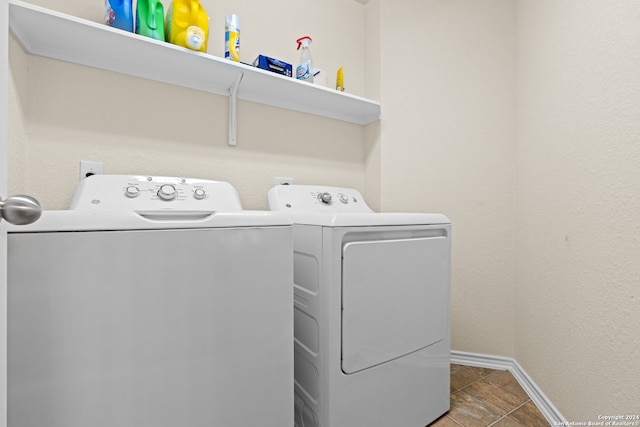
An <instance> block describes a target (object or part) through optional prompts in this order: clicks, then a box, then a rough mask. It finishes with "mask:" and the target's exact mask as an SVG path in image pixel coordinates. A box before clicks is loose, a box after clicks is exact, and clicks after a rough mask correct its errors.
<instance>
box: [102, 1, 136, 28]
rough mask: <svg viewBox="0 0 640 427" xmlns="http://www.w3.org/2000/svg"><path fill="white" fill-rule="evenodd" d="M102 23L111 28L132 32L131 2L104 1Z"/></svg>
mask: <svg viewBox="0 0 640 427" xmlns="http://www.w3.org/2000/svg"><path fill="white" fill-rule="evenodd" d="M104 22H105V24H107V25H110V26H112V27H115V28H120V29H121V30H125V31H130V32H133V7H132V5H131V0H104Z"/></svg>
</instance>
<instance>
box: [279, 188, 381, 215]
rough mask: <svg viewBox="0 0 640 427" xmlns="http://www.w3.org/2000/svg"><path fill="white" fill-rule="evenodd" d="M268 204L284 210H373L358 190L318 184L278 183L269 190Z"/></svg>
mask: <svg viewBox="0 0 640 427" xmlns="http://www.w3.org/2000/svg"><path fill="white" fill-rule="evenodd" d="M268 204H269V209H270V210H272V211H285V212H287V211H288V212H330V213H372V212H373V210H371V208H369V206H367V203H366V202H365V201H364V198H363V197H362V194H360V192H359V191H358V190H355V189H353V188H343V187H327V186H318V185H278V186H276V187H273V188H272V189H271V190H270V191H269V194H268Z"/></svg>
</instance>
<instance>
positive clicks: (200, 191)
mask: <svg viewBox="0 0 640 427" xmlns="http://www.w3.org/2000/svg"><path fill="white" fill-rule="evenodd" d="M206 195H207V193H206V192H205V191H204V190H203V189H202V188H196V189H195V190H194V191H193V197H194V198H195V199H196V200H202V199H204V198H205V197H206Z"/></svg>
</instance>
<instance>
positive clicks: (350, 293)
mask: <svg viewBox="0 0 640 427" xmlns="http://www.w3.org/2000/svg"><path fill="white" fill-rule="evenodd" d="M449 248H450V246H449V241H448V238H447V237H445V236H437V237H426V238H414V239H399V240H377V241H360V242H351V243H347V244H345V245H344V247H343V254H342V255H343V261H342V267H343V270H342V298H343V300H342V308H343V311H342V370H343V371H344V372H345V373H346V374H352V373H355V372H358V371H361V370H363V369H367V368H369V367H372V366H375V365H378V364H381V363H384V362H387V361H390V360H393V359H396V358H398V357H401V356H404V355H406V354H409V353H412V352H414V351H417V350H420V349H421V348H424V347H427V346H429V345H431V344H434V343H436V342H438V341H440V340H442V339H443V338H445V336H446V334H447V333H448V332H447V331H448V328H447V322H448V312H449V309H448V307H449V291H448V287H449V256H450V249H449Z"/></svg>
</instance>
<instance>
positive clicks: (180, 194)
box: [69, 175, 242, 212]
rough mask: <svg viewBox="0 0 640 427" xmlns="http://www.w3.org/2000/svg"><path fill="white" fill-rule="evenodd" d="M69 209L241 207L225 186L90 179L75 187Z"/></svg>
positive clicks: (158, 178)
mask: <svg viewBox="0 0 640 427" xmlns="http://www.w3.org/2000/svg"><path fill="white" fill-rule="evenodd" d="M69 209H91V210H97V209H100V210H106V209H115V210H119V209H126V210H136V211H156V210H167V209H171V210H180V211H225V212H235V211H240V210H242V205H241V203H240V198H239V197H238V192H237V191H236V190H235V188H233V186H231V184H229V183H227V182H222V181H210V180H204V179H192V178H179V177H166V176H137V175H92V176H90V177H88V178H86V179H83V180H82V181H81V182H80V183H79V184H78V186H77V187H76V191H75V193H74V195H73V199H72V201H71V206H70V207H69Z"/></svg>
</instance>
